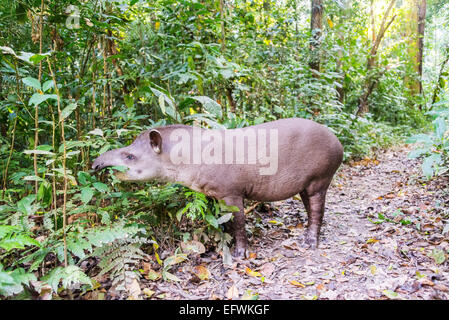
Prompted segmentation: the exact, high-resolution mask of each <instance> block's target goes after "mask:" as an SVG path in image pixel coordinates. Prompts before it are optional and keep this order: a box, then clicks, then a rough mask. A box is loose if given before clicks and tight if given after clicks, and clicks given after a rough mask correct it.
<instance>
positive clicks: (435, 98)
mask: <svg viewBox="0 0 449 320" xmlns="http://www.w3.org/2000/svg"><path fill="white" fill-rule="evenodd" d="M448 62H449V46H448V47H446V58H445V59H444V60H443V63H441V67H440V72H439V73H438V79H437V83H436V86H435V89H434V90H433V95H432V105H431V106H430V109H432V108H433V105H434V104H435V102H437V101H438V96H439V94H440V91H441V89H443V88H444V85H445V82H444V81H443V76H444V70H445V69H446V65H447V63H448Z"/></svg>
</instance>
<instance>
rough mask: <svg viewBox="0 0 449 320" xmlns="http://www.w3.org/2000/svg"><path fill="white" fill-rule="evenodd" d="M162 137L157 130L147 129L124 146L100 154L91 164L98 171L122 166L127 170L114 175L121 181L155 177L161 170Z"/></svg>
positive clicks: (143, 179)
mask: <svg viewBox="0 0 449 320" xmlns="http://www.w3.org/2000/svg"><path fill="white" fill-rule="evenodd" d="M161 152H162V137H161V133H160V132H159V131H158V130H154V129H153V130H149V131H145V132H143V133H142V134H141V135H139V136H138V137H137V138H136V140H134V142H133V143H132V144H131V145H129V146H127V147H124V148H120V149H114V150H110V151H107V152H105V153H103V154H101V155H100V156H99V157H98V158H97V159H95V161H94V163H93V164H92V169H94V170H95V171H99V170H101V169H103V168H106V167H113V166H124V167H127V168H128V170H127V171H125V172H117V173H116V174H115V175H116V177H117V178H119V179H120V180H122V181H148V180H153V179H157V178H158V176H159V173H160V170H161V159H160V156H161Z"/></svg>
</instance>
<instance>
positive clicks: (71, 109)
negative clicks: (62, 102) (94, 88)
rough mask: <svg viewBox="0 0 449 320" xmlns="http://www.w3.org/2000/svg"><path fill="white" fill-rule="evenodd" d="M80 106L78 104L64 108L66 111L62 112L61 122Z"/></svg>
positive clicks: (71, 104)
mask: <svg viewBox="0 0 449 320" xmlns="http://www.w3.org/2000/svg"><path fill="white" fill-rule="evenodd" d="M77 106H78V105H77V104H76V103H70V104H69V105H68V106H67V107H65V108H64V110H62V111H61V117H60V118H59V121H62V120H64V119H65V118H67V117H68V116H70V114H71V113H72V112H73V111H74V110H75V109H76V107H77Z"/></svg>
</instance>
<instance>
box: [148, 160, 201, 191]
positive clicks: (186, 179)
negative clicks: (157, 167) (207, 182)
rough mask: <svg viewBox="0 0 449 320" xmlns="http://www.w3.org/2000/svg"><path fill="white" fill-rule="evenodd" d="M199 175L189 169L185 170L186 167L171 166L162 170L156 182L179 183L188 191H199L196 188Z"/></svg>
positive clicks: (198, 172)
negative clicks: (187, 188) (188, 189)
mask: <svg viewBox="0 0 449 320" xmlns="http://www.w3.org/2000/svg"><path fill="white" fill-rule="evenodd" d="M199 174H200V171H198V170H189V168H187V165H174V164H171V165H169V166H166V167H164V168H163V169H162V171H161V172H160V176H159V178H158V179H157V180H159V181H161V182H172V183H180V184H182V185H183V186H186V187H189V188H190V189H193V190H196V191H201V190H199V187H198V186H197V181H198V175H199Z"/></svg>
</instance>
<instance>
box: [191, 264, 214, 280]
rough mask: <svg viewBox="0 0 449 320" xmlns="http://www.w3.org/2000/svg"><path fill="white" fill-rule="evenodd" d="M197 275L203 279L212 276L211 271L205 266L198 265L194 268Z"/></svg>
mask: <svg viewBox="0 0 449 320" xmlns="http://www.w3.org/2000/svg"><path fill="white" fill-rule="evenodd" d="M193 272H194V273H195V275H196V276H197V277H198V278H200V279H201V280H208V279H209V278H210V276H211V274H210V271H209V270H208V269H207V268H206V267H204V266H196V267H194V268H193Z"/></svg>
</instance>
